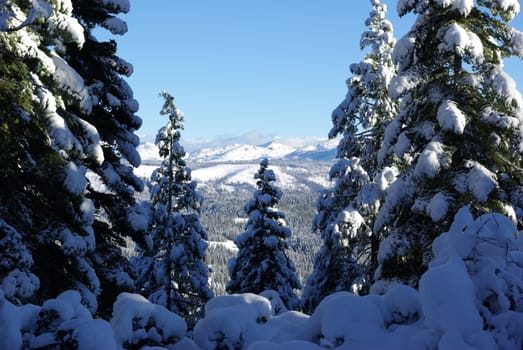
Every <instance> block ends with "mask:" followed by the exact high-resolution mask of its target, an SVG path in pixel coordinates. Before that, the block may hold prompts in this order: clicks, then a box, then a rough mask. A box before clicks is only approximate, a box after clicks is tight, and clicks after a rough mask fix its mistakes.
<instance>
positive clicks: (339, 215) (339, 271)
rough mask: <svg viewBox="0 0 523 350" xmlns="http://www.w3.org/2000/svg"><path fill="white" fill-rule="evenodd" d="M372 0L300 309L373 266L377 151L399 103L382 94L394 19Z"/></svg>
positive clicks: (355, 283)
mask: <svg viewBox="0 0 523 350" xmlns="http://www.w3.org/2000/svg"><path fill="white" fill-rule="evenodd" d="M371 4H372V7H373V9H372V11H371V12H370V16H369V18H368V19H367V21H366V22H365V24H366V25H367V27H368V30H367V31H366V32H364V33H363V34H362V36H361V41H360V48H361V49H362V50H365V49H368V50H369V51H368V53H367V54H366V55H365V58H364V59H363V61H361V62H359V63H355V64H352V65H351V66H350V71H351V73H352V76H351V77H350V78H349V79H348V80H347V87H348V92H347V95H346V97H345V99H344V100H343V101H342V102H341V103H340V105H339V106H338V107H337V108H336V109H335V110H334V111H333V113H332V123H333V127H332V129H331V131H330V133H329V138H335V137H338V136H340V135H341V136H342V138H341V139H340V143H339V145H338V150H337V158H338V161H337V162H336V164H334V165H333V166H332V168H331V171H330V174H329V176H330V178H331V180H335V184H334V187H333V188H332V189H330V190H327V191H325V192H324V193H323V194H322V195H321V196H320V198H319V199H318V214H317V215H316V216H315V218H314V222H313V227H314V229H315V230H318V231H319V232H320V233H321V236H322V239H323V246H322V247H321V248H320V251H319V252H318V253H317V255H316V258H315V261H314V270H313V272H312V274H311V276H309V278H308V280H307V286H306V287H305V289H304V293H303V298H302V304H303V309H304V310H305V311H306V312H309V313H312V311H313V310H314V309H315V308H316V306H317V305H318V304H319V303H320V301H321V300H322V299H323V298H324V297H326V296H327V295H330V294H332V293H334V292H337V291H342V290H347V291H353V292H355V293H362V294H365V293H366V292H367V291H368V289H369V287H370V283H371V280H372V276H373V273H374V270H375V268H376V265H377V264H376V256H377V250H378V244H379V241H378V238H377V237H376V236H375V235H373V233H372V226H373V222H374V220H375V216H376V213H377V210H378V208H379V206H380V203H381V201H382V190H383V185H384V181H383V179H381V178H382V177H384V176H385V177H386V176H387V174H388V173H389V169H384V170H383V169H382V170H383V171H381V170H380V169H381V165H378V150H379V148H380V146H381V142H382V140H383V134H384V130H385V127H386V125H387V123H388V122H390V120H391V119H392V118H393V116H394V115H395V113H396V109H397V106H396V104H395V103H394V102H393V101H392V100H391V98H390V97H389V95H388V88H389V85H390V81H391V79H392V77H393V76H394V74H395V66H394V64H393V63H392V50H393V47H394V42H395V41H394V37H393V32H392V24H391V23H390V22H389V21H388V20H387V19H386V18H385V16H386V12H387V7H386V5H384V4H381V3H380V1H379V0H371Z"/></svg>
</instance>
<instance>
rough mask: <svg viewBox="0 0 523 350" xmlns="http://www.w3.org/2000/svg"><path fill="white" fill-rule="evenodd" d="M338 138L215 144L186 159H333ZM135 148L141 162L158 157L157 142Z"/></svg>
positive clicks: (147, 161)
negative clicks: (251, 143)
mask: <svg viewBox="0 0 523 350" xmlns="http://www.w3.org/2000/svg"><path fill="white" fill-rule="evenodd" d="M337 145H338V140H321V139H316V140H303V141H301V142H300V140H274V141H271V142H267V143H265V144H261V145H250V144H229V145H223V146H217V147H204V148H201V149H198V150H195V151H193V152H191V153H189V154H188V161H189V163H209V162H215V163H224V162H249V161H259V160H261V159H262V158H269V160H285V159H287V160H290V159H292V160H295V161H300V160H309V161H310V160H319V161H332V160H333V159H334V158H335V156H336V146H337ZM138 152H140V155H141V157H142V163H143V164H148V163H155V162H158V161H159V158H158V150H157V148H156V145H154V144H153V143H150V142H146V143H143V144H141V145H140V146H139V147H138Z"/></svg>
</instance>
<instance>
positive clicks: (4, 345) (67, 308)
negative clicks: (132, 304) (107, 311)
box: [0, 291, 117, 350]
mask: <svg viewBox="0 0 523 350" xmlns="http://www.w3.org/2000/svg"><path fill="white" fill-rule="evenodd" d="M3 298H4V296H3V293H2V292H1V291H0V324H1V325H2V327H0V349H43V348H45V349H55V348H58V349H79V350H81V349H83V350H91V349H107V350H113V349H117V348H116V342H115V340H114V336H113V330H112V328H111V325H110V324H109V323H108V322H107V321H105V320H102V319H93V317H92V315H91V313H90V312H89V310H88V309H87V308H86V307H85V306H84V305H83V304H82V303H81V296H80V293H78V292H77V291H65V292H63V293H62V294H60V295H59V296H58V297H57V298H56V299H49V300H47V301H46V302H45V303H44V304H43V305H42V307H39V306H35V305H31V304H27V305H24V306H21V307H18V306H15V305H13V304H11V303H10V302H9V301H8V300H6V299H3Z"/></svg>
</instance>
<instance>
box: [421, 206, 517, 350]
mask: <svg viewBox="0 0 523 350" xmlns="http://www.w3.org/2000/svg"><path fill="white" fill-rule="evenodd" d="M433 252H434V259H433V260H432V262H431V263H430V265H429V270H428V271H427V272H426V273H425V274H424V275H423V277H422V279H421V281H420V299H421V302H422V306H423V312H424V314H425V324H426V326H427V327H428V328H429V329H431V330H433V331H434V334H438V335H439V336H440V339H439V346H440V348H442V347H444V346H446V344H448V343H449V342H450V343H452V344H461V345H462V346H463V347H465V346H469V347H473V348H477V349H493V348H498V349H521V348H522V347H523V333H522V332H521V326H522V325H523V240H522V239H520V238H519V233H518V232H517V230H516V227H515V225H514V223H513V222H512V221H511V219H509V218H508V217H506V216H504V215H501V214H497V213H489V214H485V215H482V216H481V217H479V218H478V219H476V220H473V217H472V215H471V213H470V211H469V208H468V207H464V208H461V209H460V210H459V211H458V213H457V214H456V217H455V220H454V223H453V225H452V227H451V229H450V230H449V232H448V233H445V234H443V235H441V236H439V237H438V238H437V239H436V240H435V241H434V243H433Z"/></svg>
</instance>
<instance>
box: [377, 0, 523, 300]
mask: <svg viewBox="0 0 523 350" xmlns="http://www.w3.org/2000/svg"><path fill="white" fill-rule="evenodd" d="M398 10H399V13H400V15H405V14H407V13H409V12H410V13H414V14H416V15H417V19H416V21H415V24H414V25H413V27H412V29H411V30H410V31H409V32H408V33H407V34H406V35H405V36H404V37H403V38H402V39H401V40H400V41H399V42H398V43H397V45H396V47H395V49H394V54H393V56H394V59H395V60H396V62H397V63H398V64H399V74H398V76H397V77H396V78H394V79H393V81H392V83H391V89H390V92H391V95H392V97H393V98H401V105H400V111H399V113H398V114H397V116H396V117H395V118H394V120H393V121H392V122H391V123H390V125H389V127H388V128H387V130H386V133H385V138H384V143H383V148H382V151H380V154H381V155H382V156H383V159H384V160H385V161H388V162H391V163H392V164H393V165H394V166H395V168H396V169H397V170H398V172H399V175H398V177H397V179H396V180H395V182H394V183H393V184H392V185H391V186H390V187H389V188H388V190H387V195H386V201H385V203H384V204H383V206H382V207H381V209H380V211H379V213H378V216H377V220H376V223H375V226H374V230H375V232H378V233H379V234H380V235H381V236H383V237H385V238H384V240H383V241H382V242H381V245H380V251H379V256H378V257H379V264H380V266H379V269H378V272H377V277H378V278H380V279H381V280H382V281H383V282H385V283H388V282H390V281H402V282H406V283H409V284H411V285H413V286H416V285H417V283H418V279H419V277H420V275H421V274H422V273H423V271H424V270H425V269H426V266H427V263H428V261H429V259H430V257H431V244H432V241H433V240H434V238H435V237H436V236H438V235H439V234H440V233H442V232H446V231H447V230H448V228H449V225H450V224H451V222H452V218H453V216H454V214H455V213H456V212H457V210H458V209H459V208H461V207H463V206H465V205H468V204H470V206H471V210H472V212H473V213H474V215H479V214H482V213H485V212H490V211H500V212H502V213H505V214H508V215H510V216H511V217H513V218H514V220H518V221H519V222H520V224H519V225H520V226H521V217H522V213H523V212H522V211H521V208H522V207H523V206H522V205H523V201H522V200H521V198H523V197H522V196H521V193H523V192H522V187H521V180H522V172H521V168H522V167H521V166H522V160H521V151H522V150H523V143H522V139H521V135H522V131H523V128H522V126H523V123H522V121H523V120H522V119H523V110H522V107H523V99H522V97H521V95H520V94H519V92H517V90H516V89H515V83H514V81H513V80H512V79H511V78H510V77H509V76H508V75H507V74H506V73H505V72H504V71H503V68H502V63H503V58H504V57H507V56H511V55H518V56H520V57H523V34H522V33H521V32H518V31H516V30H515V29H513V28H511V27H510V26H509V24H508V23H509V21H510V20H511V19H512V18H513V17H514V16H515V15H516V14H517V12H518V11H519V4H518V3H517V1H512V2H507V1H504V2H500V1H442V0H438V1H431V2H427V1H422V0H415V1H400V2H399V3H398ZM382 287H384V286H383V285H382V286H381V287H380V286H377V287H376V288H377V291H379V290H380V289H382Z"/></svg>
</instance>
